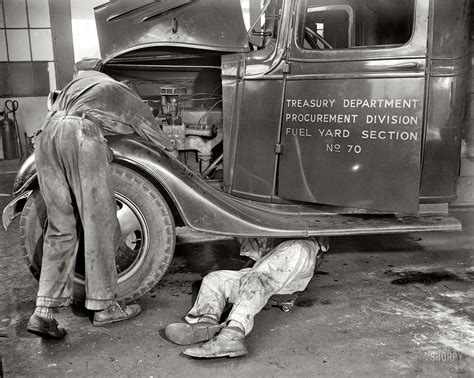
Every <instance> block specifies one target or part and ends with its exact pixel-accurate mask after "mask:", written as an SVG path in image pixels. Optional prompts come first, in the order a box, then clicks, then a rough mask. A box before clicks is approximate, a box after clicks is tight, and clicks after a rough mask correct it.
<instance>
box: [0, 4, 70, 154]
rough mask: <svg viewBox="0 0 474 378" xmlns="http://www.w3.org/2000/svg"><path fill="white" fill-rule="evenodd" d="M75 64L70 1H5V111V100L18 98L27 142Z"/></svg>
mask: <svg viewBox="0 0 474 378" xmlns="http://www.w3.org/2000/svg"><path fill="white" fill-rule="evenodd" d="M73 68H74V56H73V47H72V28H71V8H70V3H69V0H0V111H3V110H4V104H5V101H6V100H16V101H18V104H19V108H18V110H17V112H16V118H17V120H18V126H19V131H20V132H19V135H20V141H21V142H22V145H23V147H24V146H25V136H24V134H25V133H26V134H27V135H28V136H31V135H32V134H33V133H34V132H35V131H36V130H37V129H38V127H39V126H40V124H41V122H42V120H43V118H44V117H45V115H46V113H47V109H46V98H47V95H48V93H49V92H50V91H51V90H54V89H56V88H62V87H63V86H64V85H66V84H67V83H68V82H69V81H70V80H71V79H72V73H73ZM9 117H10V118H13V115H12V114H11V113H10V114H9ZM1 158H3V140H2V139H1V133H0V159H1Z"/></svg>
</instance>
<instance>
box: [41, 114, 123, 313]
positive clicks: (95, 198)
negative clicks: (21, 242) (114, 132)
mask: <svg viewBox="0 0 474 378" xmlns="http://www.w3.org/2000/svg"><path fill="white" fill-rule="evenodd" d="M107 148H108V147H107V144H106V139H105V138H104V136H103V132H102V128H101V126H100V125H99V124H96V123H93V122H91V121H89V120H87V119H82V118H79V117H75V116H64V115H62V114H60V113H56V114H55V115H53V116H52V117H51V118H49V120H48V121H47V122H46V124H45V126H44V128H43V131H42V133H41V134H40V135H39V136H38V139H37V143H36V146H35V150H36V151H35V154H36V169H37V172H38V178H39V185H40V190H41V193H42V195H43V197H44V201H45V204H46V209H47V214H48V227H47V230H46V234H45V237H44V245H43V260H42V268H41V276H40V281H39V290H38V295H37V300H36V305H37V306H46V307H60V306H67V305H68V304H69V303H70V300H71V298H72V295H73V279H74V270H75V261H76V255H77V250H78V240H79V237H80V234H81V232H82V233H83V237H84V257H85V290H86V303H85V305H86V307H87V308H88V309H90V310H102V309H105V308H107V307H108V306H109V305H110V304H112V303H113V302H114V298H115V286H116V284H117V270H116V266H115V249H116V246H117V241H118V240H119V238H120V226H119V224H118V220H117V213H116V203H115V197H114V193H113V190H112V187H111V183H110V178H109V163H108V157H107Z"/></svg>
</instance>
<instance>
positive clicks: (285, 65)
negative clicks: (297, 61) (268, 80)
mask: <svg viewBox="0 0 474 378" xmlns="http://www.w3.org/2000/svg"><path fill="white" fill-rule="evenodd" d="M290 72H291V65H290V63H289V62H285V63H283V73H284V74H289V73H290Z"/></svg>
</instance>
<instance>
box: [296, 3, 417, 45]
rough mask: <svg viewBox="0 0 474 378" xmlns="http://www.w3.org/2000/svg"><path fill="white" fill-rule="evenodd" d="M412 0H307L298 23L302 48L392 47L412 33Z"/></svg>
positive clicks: (401, 42)
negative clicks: (302, 19)
mask: <svg viewBox="0 0 474 378" xmlns="http://www.w3.org/2000/svg"><path fill="white" fill-rule="evenodd" d="M414 8H415V0H398V1H393V0H349V1H347V0H346V1H329V0H308V1H307V2H306V6H305V8H304V14H303V17H304V21H303V22H301V23H300V30H299V38H298V39H299V45H300V47H301V48H303V49H305V50H326V49H352V48H370V47H377V48H380V47H394V46H401V45H404V44H406V43H407V42H408V41H409V40H410V38H411V35H412V32H413V25H414V14H415V12H414Z"/></svg>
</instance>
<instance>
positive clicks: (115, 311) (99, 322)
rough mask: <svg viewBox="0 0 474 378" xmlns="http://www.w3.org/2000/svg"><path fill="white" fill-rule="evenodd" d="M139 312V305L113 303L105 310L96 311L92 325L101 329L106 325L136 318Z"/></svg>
mask: <svg viewBox="0 0 474 378" xmlns="http://www.w3.org/2000/svg"><path fill="white" fill-rule="evenodd" d="M141 311H142V308H141V306H140V305H139V304H131V305H125V304H121V303H118V302H115V303H114V304H112V305H110V306H109V307H107V308H106V309H105V310H102V311H96V312H95V313H94V320H93V322H92V324H93V325H94V326H96V327H101V326H104V325H106V324H110V323H115V322H120V321H122V320H127V319H131V318H133V317H134V316H137V315H138V314H139V313H140V312H141Z"/></svg>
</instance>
